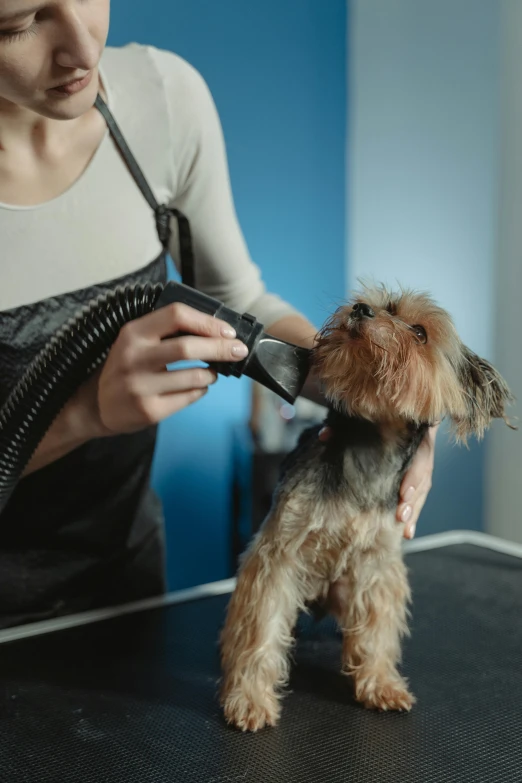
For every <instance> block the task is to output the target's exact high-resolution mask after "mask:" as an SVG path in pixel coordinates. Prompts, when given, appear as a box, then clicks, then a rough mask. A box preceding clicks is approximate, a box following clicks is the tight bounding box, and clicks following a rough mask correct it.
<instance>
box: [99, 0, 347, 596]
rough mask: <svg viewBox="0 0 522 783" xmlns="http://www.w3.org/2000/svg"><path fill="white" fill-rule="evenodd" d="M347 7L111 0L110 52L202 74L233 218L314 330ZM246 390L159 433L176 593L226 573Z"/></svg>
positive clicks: (231, 392) (337, 292)
mask: <svg viewBox="0 0 522 783" xmlns="http://www.w3.org/2000/svg"><path fill="white" fill-rule="evenodd" d="M346 23H347V20H346V2H345V0H327V2H326V1H325V0H263V1H262V2H261V1H260V0H258V1H257V2H255V0H250V2H248V3H247V2H245V0H221V1H220V2H218V3H211V2H208V0H184V1H183V2H181V0H149V2H147V3H144V2H143V0H113V4H112V24H111V32H110V35H109V41H108V43H109V44H110V45H123V44H125V43H127V42H129V41H138V42H140V43H150V44H153V45H154V46H158V47H160V48H164V49H169V50H172V51H175V52H176V53H177V54H179V55H181V56H182V57H184V58H186V59H187V60H188V61H189V62H190V63H192V65H194V66H195V67H196V68H197V69H198V70H199V71H200V72H201V73H202V75H203V76H204V78H205V79H206V81H207V83H208V84H209V87H210V89H211V91H212V93H213V96H214V100H215V101H216V104H217V107H218V110H219V113H220V116H221V121H222V124H223V129H224V133H225V139H226V143H227V150H228V156H229V165H230V172H231V178H232V186H233V190H234V196H235V201H236V208H237V212H238V215H239V219H240V222H241V226H242V229H243V232H244V234H245V236H246V239H247V242H248V245H249V248H250V252H251V254H252V257H253V258H254V260H255V261H256V263H258V264H259V265H260V266H261V268H262V270H263V273H264V277H265V280H266V283H267V285H268V287H269V288H270V289H272V290H274V291H275V292H277V293H278V294H280V295H281V296H283V297H285V298H286V299H288V300H289V301H290V302H292V303H293V304H294V305H296V306H297V307H298V308H300V309H301V311H302V312H303V313H304V314H305V315H306V316H307V317H308V318H309V319H310V320H312V321H313V322H314V323H315V324H317V325H320V324H321V323H322V322H323V321H324V319H325V318H326V316H327V315H328V314H329V312H330V311H331V309H332V306H333V304H334V303H336V302H337V301H338V300H339V299H341V298H342V297H343V296H344V292H345V237H344V221H345V144H346V103H347V91H346V78H345V74H346ZM248 412H249V386H248V382H247V381H246V380H244V381H243V380H241V381H237V380H235V379H223V378H221V379H220V380H219V382H218V384H216V386H215V387H214V388H213V389H212V390H211V393H210V394H209V395H208V396H207V397H206V398H205V399H204V400H203V401H201V402H200V403H198V404H197V405H196V406H194V407H192V408H190V409H187V410H185V411H183V412H181V413H179V414H177V415H175V416H173V417H172V418H171V419H170V420H169V421H167V422H164V423H163V424H162V425H161V428H160V437H159V443H158V450H157V459H156V463H155V469H154V483H155V486H156V487H157V489H158V491H159V493H160V495H161V497H162V500H163V502H164V505H165V511H166V518H167V535H168V547H169V580H170V586H171V588H173V589H177V588H181V587H185V586H189V585H193V584H197V583H201V582H207V581H211V580H215V579H221V578H223V577H225V576H227V575H228V570H227V569H228V536H229V525H230V509H229V480H230V458H231V453H230V432H231V425H232V424H233V423H234V422H237V421H244V420H245V419H246V418H247V416H248Z"/></svg>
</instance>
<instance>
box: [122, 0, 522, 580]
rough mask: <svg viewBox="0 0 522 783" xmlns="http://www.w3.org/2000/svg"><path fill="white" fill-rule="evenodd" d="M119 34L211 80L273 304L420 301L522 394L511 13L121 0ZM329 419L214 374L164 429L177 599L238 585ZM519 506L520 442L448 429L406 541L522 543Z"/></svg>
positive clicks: (518, 43)
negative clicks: (362, 287) (257, 537)
mask: <svg viewBox="0 0 522 783" xmlns="http://www.w3.org/2000/svg"><path fill="white" fill-rule="evenodd" d="M131 41H137V42H139V43H146V44H152V45H154V46H157V47H159V48H163V49H168V50H171V51H174V52H176V53H177V54H179V55H181V56H182V57H184V58H185V59H187V60H188V61H189V62H190V63H191V64H192V65H193V66H195V67H196V68H197V69H198V70H199V71H200V72H201V74H202V75H203V77H204V78H205V80H206V81H207V83H208V85H209V87H210V89H211V91H212V94H213V97H214V100H215V102H216V105H217V108H218V111H219V113H220V117H221V122H222V125H223V129H224V134H225V139H226V144H227V153H228V159H229V167H230V174H231V180H232V187H233V191H234V198H235V204H236V209H237V212H238V216H239V220H240V223H241V226H242V230H243V233H244V235H245V237H246V240H247V243H248V246H249V249H250V253H251V255H252V257H253V259H254V261H255V262H256V263H257V264H259V266H260V267H261V269H262V271H263V274H264V278H265V281H266V283H267V286H268V288H269V289H270V290H273V291H274V292H276V293H278V294H280V295H281V296H283V297H284V298H285V299H287V300H288V301H289V302H291V303H292V304H294V305H295V306H296V307H297V308H299V309H300V310H301V311H302V312H303V313H304V314H305V315H306V316H307V317H308V318H309V319H310V320H311V321H312V322H313V323H314V324H316V325H317V326H320V325H321V324H322V323H323V321H324V320H325V319H326V318H327V316H328V315H329V314H330V313H331V311H332V310H333V309H334V307H336V306H337V304H339V303H340V302H341V301H342V300H343V298H344V297H345V296H346V295H347V293H348V291H349V290H350V289H351V288H353V287H355V286H356V285H357V279H358V278H361V277H364V278H370V279H374V280H375V281H379V282H381V281H382V282H385V283H387V284H390V285H392V286H393V285H394V284H397V283H401V284H403V285H406V286H409V287H414V288H419V289H424V290H427V291H429V292H430V293H431V294H432V295H433V296H434V297H435V298H436V299H437V300H438V302H439V303H440V304H441V305H442V306H443V307H445V308H447V309H448V310H449V311H450V312H451V314H452V316H453V318H454V320H455V322H456V326H457V329H458V330H459V332H460V334H461V336H462V338H463V340H464V341H465V342H466V343H467V344H468V345H469V346H470V347H471V348H472V349H473V350H475V351H476V352H477V353H479V354H481V355H482V356H484V357H485V358H488V359H489V360H490V361H493V362H494V363H495V365H496V366H497V367H498V369H499V370H500V371H501V372H502V373H503V374H504V376H505V377H506V379H507V381H508V383H509V384H510V385H511V387H512V389H513V391H514V393H515V395H516V396H517V397H518V398H519V399H521V398H522V347H521V342H522V316H521V308H520V305H519V298H520V296H521V294H522V87H521V84H522V81H521V78H520V74H521V73H522V2H520V0H349V1H348V2H346V0H263V2H256V0H250V2H249V3H245V2H244V0H220V2H219V3H211V2H209V0H149V2H147V3H143V2H142V0H113V4H112V23H111V33H110V36H109V41H108V43H109V45H124V44H126V43H128V42H131ZM152 121H153V120H152ZM321 413H322V411H321V409H317V407H316V406H308V405H306V404H305V403H304V402H302V403H299V404H298V405H296V406H295V407H291V406H286V405H282V404H281V401H280V400H279V399H277V398H275V397H274V396H273V395H267V394H264V393H263V390H261V389H259V387H255V386H254V385H253V384H251V383H250V381H248V380H247V379H241V380H240V381H238V380H236V379H225V378H220V380H219V382H218V384H216V386H215V387H213V389H212V390H211V393H210V394H209V395H208V396H207V397H206V398H205V399H204V400H202V401H201V402H199V403H198V404H197V405H195V406H193V407H192V408H190V409H187V410H185V411H183V412H181V413H179V414H176V415H175V416H173V417H172V418H171V419H170V420H168V421H166V422H164V423H163V424H162V425H161V427H160V435H159V442H158V448H157V453H156V459H155V465H154V475H153V482H154V486H155V487H156V489H157V491H158V493H159V494H160V496H161V499H162V501H163V504H164V507H165V516H166V522H167V537H168V570H169V587H170V588H171V589H180V588H184V587H189V586H192V585H195V584H200V583H203V582H210V581H215V580H218V579H222V578H226V577H228V576H230V575H231V574H233V572H234V569H235V557H236V555H237V552H238V551H239V550H240V549H241V548H242V546H243V545H244V543H245V542H246V540H247V539H248V537H249V535H250V534H251V532H252V530H253V529H255V527H256V526H257V525H258V524H259V522H260V520H261V519H262V516H263V514H264V513H265V512H266V508H267V504H268V503H269V499H270V493H271V490H272V488H273V482H274V481H275V477H276V475H277V465H278V463H279V461H280V459H281V457H282V455H283V454H284V453H285V452H286V451H287V450H288V449H289V448H291V446H292V445H293V443H294V441H295V438H296V437H297V435H298V432H299V431H300V429H301V428H302V427H303V426H305V425H307V424H308V423H310V422H311V421H315V420H317V417H318V415H319V416H320V415H321ZM512 413H513V415H517V414H518V415H519V416H520V410H519V406H518V405H517V406H515V408H513V409H512ZM521 509H522V433H520V434H517V433H514V432H512V431H511V430H509V429H508V428H507V427H505V426H504V425H503V423H502V422H495V424H494V427H493V429H492V431H491V432H490V433H489V434H488V435H487V437H486V439H485V441H484V442H483V443H481V444H477V443H475V442H472V443H470V447H469V449H465V448H463V447H455V446H454V445H453V444H452V443H451V441H450V439H449V437H448V433H447V430H446V429H445V427H444V426H443V427H442V428H441V431H440V434H439V436H438V439H437V453H436V464H435V472H434V484H433V488H432V490H431V493H430V495H429V498H428V501H427V503H426V505H425V507H424V511H423V513H422V516H421V519H420V521H419V525H418V528H417V536H422V535H426V534H430V533H434V532H439V531H444V530H451V529H464V528H465V529H475V530H484V531H487V532H490V533H493V534H495V535H498V536H501V537H504V538H507V539H509V540H512V541H518V542H522V523H521V516H522V513H521Z"/></svg>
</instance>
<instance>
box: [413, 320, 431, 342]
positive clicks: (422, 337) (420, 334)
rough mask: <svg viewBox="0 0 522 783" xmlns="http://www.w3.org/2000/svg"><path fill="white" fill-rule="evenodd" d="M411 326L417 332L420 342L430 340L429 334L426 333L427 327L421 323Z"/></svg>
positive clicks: (416, 335)
mask: <svg viewBox="0 0 522 783" xmlns="http://www.w3.org/2000/svg"><path fill="white" fill-rule="evenodd" d="M411 328H412V330H413V332H414V333H415V337H416V338H417V340H418V341H419V342H420V343H427V342H428V335H427V334H426V329H425V328H424V326H421V325H420V324H415V325H414V326H412V327H411Z"/></svg>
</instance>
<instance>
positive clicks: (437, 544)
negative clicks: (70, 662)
mask: <svg viewBox="0 0 522 783" xmlns="http://www.w3.org/2000/svg"><path fill="white" fill-rule="evenodd" d="M458 544H473V545H475V546H479V547H483V548H485V549H492V550H495V551H497V552H501V553H503V554H507V555H512V556H513V557H519V558H521V559H522V544H517V543H515V542H512V541H507V540H505V539H502V538H498V537H496V536H492V535H490V534H489V533H482V532H479V531H477V530H450V531H447V532H444V533H434V534H432V535H426V536H421V537H419V538H417V539H414V540H413V541H405V542H404V545H403V549H404V552H405V554H414V553H415V552H426V551H428V550H430V549H439V548H441V547H445V546H456V545H458ZM235 584H236V580H235V578H232V579H223V580H220V581H217V582H209V583H208V584H202V585H197V586H196V587H190V588H188V589H186V590H176V591H173V592H170V593H167V594H166V595H162V596H158V597H156V598H148V599H145V600H143V601H133V602H132V603H127V604H122V605H119V606H109V607H107V608H104V609H95V610H92V611H89V612H81V613H79V614H72V615H68V616H66V617H58V618H55V619H51V620H42V621H39V622H36V623H28V624H26V625H22V626H15V627H13V628H7V629H5V630H3V631H0V644H5V643H7V642H12V641H17V640H20V639H26V638H28V637H31V636H41V635H43V634H46V633H53V632H55V631H61V630H66V629H67V628H75V627H78V626H81V625H89V624H91V623H96V622H100V621H102V620H108V619H112V618H115V617H122V616H124V615H127V614H135V613H137V612H142V611H146V610H147V609H158V608H161V607H165V606H172V605H174V604H180V603H186V602H188V601H196V600H198V599H201V598H211V597H212V596H216V595H224V594H227V593H232V591H233V589H234V587H235Z"/></svg>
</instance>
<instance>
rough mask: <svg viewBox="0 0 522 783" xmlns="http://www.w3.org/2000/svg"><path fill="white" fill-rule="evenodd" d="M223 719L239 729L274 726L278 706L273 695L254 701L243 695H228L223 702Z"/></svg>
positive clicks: (276, 720)
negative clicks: (269, 697)
mask: <svg viewBox="0 0 522 783" xmlns="http://www.w3.org/2000/svg"><path fill="white" fill-rule="evenodd" d="M223 712H224V715H225V720H226V721H227V723H229V724H230V725H232V726H235V727H236V728H238V729H241V731H251V732H255V731H259V730H260V729H264V728H265V726H276V725H277V722H278V720H279V713H280V707H279V703H278V701H277V699H276V698H275V696H274V697H273V698H271V699H265V700H263V701H261V702H254V701H252V700H251V699H247V698H246V697H245V696H243V695H239V696H234V695H231V696H228V697H227V698H226V699H225V701H224V703H223Z"/></svg>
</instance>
